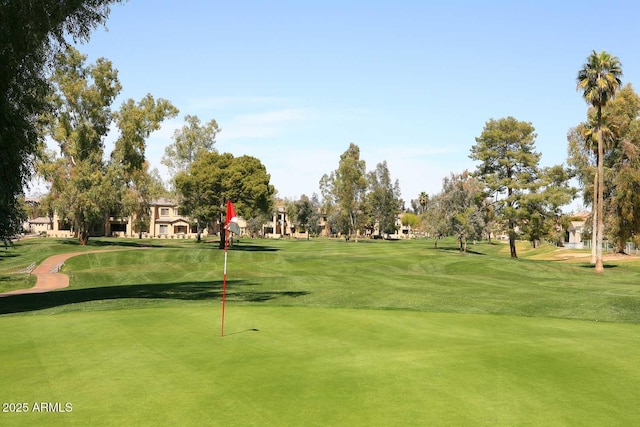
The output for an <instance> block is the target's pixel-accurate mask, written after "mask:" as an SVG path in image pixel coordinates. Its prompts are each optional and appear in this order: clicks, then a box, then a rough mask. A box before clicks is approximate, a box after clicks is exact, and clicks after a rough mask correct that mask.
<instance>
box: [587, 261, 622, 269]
mask: <svg viewBox="0 0 640 427" xmlns="http://www.w3.org/2000/svg"><path fill="white" fill-rule="evenodd" d="M577 265H578V267H582V268H591V269H595V268H596V267H595V265H593V264H591V263H589V262H581V263H580V264H577ZM603 267H604V268H605V270H606V269H609V268H618V264H604V265H603Z"/></svg>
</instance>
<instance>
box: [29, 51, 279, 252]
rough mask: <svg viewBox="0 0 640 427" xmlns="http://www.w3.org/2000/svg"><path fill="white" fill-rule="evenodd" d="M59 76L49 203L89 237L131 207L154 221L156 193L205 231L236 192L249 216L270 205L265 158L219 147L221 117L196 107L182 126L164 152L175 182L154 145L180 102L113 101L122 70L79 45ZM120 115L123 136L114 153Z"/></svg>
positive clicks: (54, 80) (54, 78)
mask: <svg viewBox="0 0 640 427" xmlns="http://www.w3.org/2000/svg"><path fill="white" fill-rule="evenodd" d="M49 83H50V85H51V87H52V88H53V90H52V92H51V94H50V96H49V99H48V101H49V103H50V105H52V106H53V108H52V109H51V110H50V111H48V112H47V113H45V114H43V115H42V116H41V118H40V119H41V123H42V130H43V132H44V133H46V135H48V136H49V137H50V138H52V139H53V140H54V141H55V142H57V144H58V146H59V155H58V154H57V153H56V152H54V151H50V152H46V153H44V154H43V155H41V161H40V163H39V168H38V170H39V172H40V174H41V175H42V176H43V177H44V178H45V179H46V180H47V181H48V182H49V183H50V185H51V189H50V192H49V194H48V195H47V196H46V197H45V198H44V199H43V201H42V205H43V207H44V208H45V209H46V210H48V211H49V212H50V215H51V214H52V212H54V211H55V212H57V213H58V215H59V217H60V218H63V219H64V220H65V221H66V222H68V224H69V225H70V226H71V227H72V228H73V230H74V231H75V232H76V233H77V235H78V238H79V241H80V243H81V244H86V243H87V241H88V239H89V234H90V231H91V229H92V227H94V226H96V225H97V226H100V225H104V224H105V221H106V220H107V218H108V217H109V216H115V217H126V216H131V217H132V218H135V222H134V224H133V226H134V229H135V231H137V232H142V231H147V230H148V226H149V219H150V217H149V213H150V202H151V201H152V200H153V199H155V198H158V197H160V196H170V197H172V198H174V199H176V202H177V203H179V204H180V205H181V208H182V211H183V212H184V213H185V214H186V215H188V216H189V217H190V218H191V219H192V220H193V221H194V223H195V224H196V225H197V227H198V240H200V231H201V230H202V229H203V228H204V227H205V226H210V225H211V224H214V223H219V222H221V221H222V213H223V212H224V206H225V203H226V200H229V199H232V200H234V202H235V203H236V209H237V210H238V213H240V214H242V215H245V216H246V217H248V218H250V217H252V216H256V215H258V214H259V213H261V212H267V211H269V210H270V206H271V204H272V195H273V193H274V189H273V186H271V185H270V184H269V178H270V177H269V175H268V174H267V172H266V169H265V167H264V166H263V165H262V163H261V162H260V161H259V160H258V159H256V158H254V157H250V156H242V157H239V158H234V157H233V156H232V155H231V154H228V153H225V154H219V153H218V152H217V151H216V150H215V148H214V144H215V139H216V135H217V134H218V133H219V132H220V129H219V127H218V125H217V123H216V122H215V120H211V121H210V122H208V123H206V124H204V125H202V124H201V122H200V119H199V118H198V117H196V116H186V117H185V121H186V124H185V125H184V126H183V127H182V128H181V129H179V130H177V131H176V132H175V133H174V137H173V139H174V142H173V143H172V144H171V145H170V146H168V147H167V149H166V151H165V156H164V157H163V160H162V161H163V163H164V164H165V165H167V166H168V167H169V170H170V171H171V174H172V180H171V184H172V191H171V192H170V191H167V190H166V189H165V187H164V183H163V182H162V179H161V178H160V177H159V173H158V172H157V170H153V171H150V170H149V164H148V162H147V161H146V158H145V150H146V139H147V138H148V137H149V135H150V134H151V133H152V132H153V131H155V130H157V129H159V128H160V125H161V123H162V121H163V120H165V119H166V118H170V117H175V116H176V115H177V114H178V109H177V108H176V107H174V106H173V105H172V104H171V103H170V102H169V101H167V100H164V99H161V98H160V99H157V100H156V99H155V98H154V97H153V96H152V95H150V94H149V95H147V96H145V97H144V98H143V99H141V100H140V101H138V102H136V101H134V100H133V99H128V100H126V101H125V102H124V103H123V104H122V105H121V107H120V109H119V110H116V111H113V109H112V104H113V101H114V99H115V98H116V96H117V95H118V93H119V92H120V90H121V88H122V86H121V84H120V82H119V80H118V72H117V70H116V69H115V68H113V66H112V64H111V62H110V61H108V60H106V59H104V58H100V59H98V60H97V61H96V62H95V63H94V64H87V63H86V56H84V55H82V54H80V52H78V51H77V50H76V49H74V48H72V47H67V48H66V49H65V50H64V51H62V52H60V53H59V54H58V55H56V58H55V68H54V71H53V73H52V74H51V76H50V78H49ZM112 124H114V125H115V127H116V128H117V130H118V133H119V137H118V138H117V139H116V141H115V144H114V148H113V151H112V152H111V153H110V154H109V156H105V152H104V150H105V143H104V141H105V138H106V136H107V134H108V133H109V131H110V127H111V126H112Z"/></svg>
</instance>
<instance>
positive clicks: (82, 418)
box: [0, 239, 640, 426]
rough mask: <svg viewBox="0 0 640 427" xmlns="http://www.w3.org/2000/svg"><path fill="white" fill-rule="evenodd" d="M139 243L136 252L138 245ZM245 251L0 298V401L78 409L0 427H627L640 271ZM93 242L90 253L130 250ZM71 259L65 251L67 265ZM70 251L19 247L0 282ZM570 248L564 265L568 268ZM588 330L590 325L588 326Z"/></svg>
mask: <svg viewBox="0 0 640 427" xmlns="http://www.w3.org/2000/svg"><path fill="white" fill-rule="evenodd" d="M144 243H146V244H148V243H149V241H145V242H144ZM446 243H447V242H444V247H443V243H442V242H441V243H440V246H441V249H439V250H435V249H433V248H432V246H431V244H432V243H431V242H426V241H412V242H378V241H375V242H374V241H365V242H361V243H358V244H354V243H345V242H343V241H331V240H315V241H313V240H312V241H266V240H260V241H246V240H243V241H242V242H241V243H240V244H239V245H237V246H235V247H234V248H233V250H231V251H230V252H229V295H228V305H227V320H226V327H225V331H226V333H227V336H225V337H224V338H222V337H220V336H219V335H220V314H221V313H220V293H221V272H222V261H223V252H222V251H220V250H217V249H215V245H212V244H201V245H197V244H195V243H193V242H189V241H152V242H151V244H152V245H153V246H154V247H152V248H150V249H148V250H131V251H118V252H112V253H100V254H87V255H83V256H79V257H76V258H72V259H70V260H69V261H67V263H66V265H65V268H64V271H65V272H66V273H67V274H69V275H70V277H71V286H70V287H69V288H67V289H64V290H60V291H56V292H51V293H47V294H41V295H20V296H12V297H5V298H0V314H1V315H0V342H2V343H3V349H2V352H0V366H1V367H2V368H1V369H2V381H1V382H0V396H1V397H2V399H1V400H2V402H6V403H11V402H14V403H19V402H25V403H28V406H29V407H30V409H32V408H33V404H34V403H37V402H60V403H61V404H64V403H66V402H69V403H71V404H72V407H73V411H72V412H71V413H34V412H32V411H30V412H29V413H1V412H0V423H2V424H3V425H7V424H9V425H123V424H125V425H176V424H180V425H224V426H229V425H239V426H251V425H256V426H258V425H260V426H262V425H323V426H324V425H363V426H364V425H366V426H375V425H380V426H387V425H473V426H476V425H502V426H516V425H541V426H542V425H544V426H553V425H558V426H560V425H575V426H589V425H593V426H600V425H633V424H634V423H635V422H636V420H637V419H639V418H640V410H639V409H638V408H637V404H636V402H637V401H638V399H640V363H638V357H637V355H638V354H639V352H640V325H638V324H639V323H640V302H639V301H640V285H638V275H639V274H640V263H639V262H638V261H634V260H624V261H615V262H609V263H607V269H606V271H605V273H604V274H602V275H595V274H594V273H593V269H592V268H591V267H590V266H589V265H588V264H586V263H584V262H582V261H572V260H570V259H569V260H562V259H563V258H565V257H564V256H560V257H559V258H558V254H559V253H558V252H556V251H555V250H553V249H552V248H550V247H543V248H541V250H532V249H529V248H528V247H526V246H522V247H520V248H519V250H520V254H521V258H520V259H519V260H511V259H509V258H508V253H505V246H504V245H502V244H491V245H489V244H478V245H473V246H471V247H470V249H471V250H472V251H473V253H469V254H466V255H461V254H459V253H458V252H457V251H456V249H455V247H454V246H453V245H452V243H453V242H449V246H447V245H446ZM138 244H139V242H138V241H135V240H125V239H115V240H106V239H105V240H98V239H96V240H92V246H91V247H89V248H87V249H96V248H104V247H117V248H134V247H137V246H138ZM65 248H67V249H66V250H64V249H65ZM76 250H78V247H77V246H76V245H74V244H70V243H68V242H67V241H51V240H48V241H47V240H34V241H24V242H20V244H19V245H18V247H17V248H16V249H15V251H13V252H12V251H8V252H4V253H3V254H0V279H2V278H3V277H7V276H9V274H7V273H6V272H7V271H11V269H13V268H14V267H15V266H17V265H21V264H25V263H26V264H28V263H29V262H31V261H30V260H32V259H36V258H40V257H42V258H44V256H43V255H42V254H43V253H47V254H52V253H61V252H72V251H76ZM567 253H569V252H561V253H560V255H563V254H567ZM595 320H598V322H596V321H595Z"/></svg>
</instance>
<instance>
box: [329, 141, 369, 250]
mask: <svg viewBox="0 0 640 427" xmlns="http://www.w3.org/2000/svg"><path fill="white" fill-rule="evenodd" d="M365 174H366V163H365V161H364V160H361V159H360V147H358V146H357V145H356V144H354V143H351V144H349V148H348V149H347V150H346V151H345V152H344V153H342V154H341V155H340V162H339V163H338V169H336V170H335V171H333V172H331V174H329V175H327V174H325V175H324V176H323V177H322V179H321V180H320V187H321V191H322V194H323V196H324V197H325V200H326V201H328V202H329V205H331V201H335V205H336V206H337V207H338V209H339V210H338V214H339V223H338V227H339V229H340V231H342V232H343V233H344V235H345V237H346V238H349V237H350V236H351V234H352V233H354V232H356V229H357V226H358V220H359V219H360V218H359V212H360V211H361V210H362V202H363V200H364V197H365V194H366V189H367V180H366V176H365ZM356 241H357V236H356Z"/></svg>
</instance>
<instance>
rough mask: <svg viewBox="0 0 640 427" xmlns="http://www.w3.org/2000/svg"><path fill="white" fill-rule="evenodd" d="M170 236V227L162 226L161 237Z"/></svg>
mask: <svg viewBox="0 0 640 427" xmlns="http://www.w3.org/2000/svg"><path fill="white" fill-rule="evenodd" d="M167 234H169V226H168V225H167V224H160V235H161V236H166V235H167Z"/></svg>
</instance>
